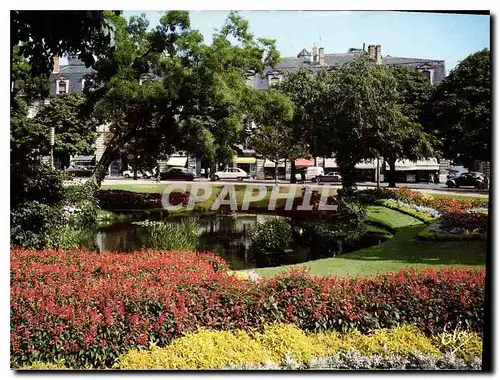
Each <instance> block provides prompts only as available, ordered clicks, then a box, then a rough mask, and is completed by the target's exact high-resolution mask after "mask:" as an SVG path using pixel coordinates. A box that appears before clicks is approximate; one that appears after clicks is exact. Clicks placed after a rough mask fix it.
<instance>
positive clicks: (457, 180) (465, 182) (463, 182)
mask: <svg viewBox="0 0 500 380" xmlns="http://www.w3.org/2000/svg"><path fill="white" fill-rule="evenodd" d="M483 180H484V174H482V173H478V172H468V173H462V174H460V175H459V176H457V177H454V178H449V179H448V180H447V181H446V186H448V187H449V188H452V187H461V186H474V187H475V188H478V187H479V185H480V184H481V182H482V181H483Z"/></svg>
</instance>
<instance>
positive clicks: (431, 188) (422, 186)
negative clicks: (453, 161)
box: [103, 177, 488, 198]
mask: <svg viewBox="0 0 500 380" xmlns="http://www.w3.org/2000/svg"><path fill="white" fill-rule="evenodd" d="M169 182H170V181H161V183H169ZM176 182H177V183H178V182H179V181H176ZM195 182H209V180H208V179H204V178H203V179H196V180H195ZM155 183H156V180H153V179H138V180H136V181H134V180H133V179H125V178H120V177H106V179H105V180H104V181H103V185H139V184H144V185H146V184H155ZM186 183H192V182H186ZM212 183H216V184H220V185H223V184H249V185H250V184H266V185H272V184H274V181H272V180H254V179H252V180H245V181H243V182H238V181H230V180H226V181H217V182H212ZM279 183H280V184H289V182H288V181H279ZM306 185H307V186H318V185H315V184H313V183H311V182H307V183H306ZM387 185H388V183H387V182H382V183H381V186H382V187H387ZM332 186H334V187H340V185H338V184H332ZM357 186H358V188H360V189H362V188H374V187H376V186H377V184H376V183H375V182H359V183H358V184H357ZM396 186H397V187H409V188H410V189H414V190H418V191H421V192H423V193H428V194H450V193H451V194H461V195H465V196H467V195H471V196H476V197H481V198H488V193H486V192H479V191H477V190H475V189H474V188H472V187H471V188H460V189H449V188H447V187H446V186H445V185H444V184H428V183H397V184H396Z"/></svg>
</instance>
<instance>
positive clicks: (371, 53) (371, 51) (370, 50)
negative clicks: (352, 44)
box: [368, 45, 375, 59]
mask: <svg viewBox="0 0 500 380" xmlns="http://www.w3.org/2000/svg"><path fill="white" fill-rule="evenodd" d="M368 55H369V56H370V57H371V58H373V59H375V45H368Z"/></svg>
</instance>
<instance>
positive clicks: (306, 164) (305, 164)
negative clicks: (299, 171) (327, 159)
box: [295, 158, 319, 167]
mask: <svg viewBox="0 0 500 380" xmlns="http://www.w3.org/2000/svg"><path fill="white" fill-rule="evenodd" d="M318 165H319V163H318ZM299 166H302V167H310V166H314V161H313V160H307V159H305V158H299V159H298V160H295V167H299Z"/></svg>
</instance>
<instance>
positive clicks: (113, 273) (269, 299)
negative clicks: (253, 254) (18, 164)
mask: <svg viewBox="0 0 500 380" xmlns="http://www.w3.org/2000/svg"><path fill="white" fill-rule="evenodd" d="M228 272H229V267H228V265H227V263H226V262H225V261H224V260H223V259H221V258H220V257H218V256H216V255H214V254H212V253H199V252H198V253H194V252H169V251H165V252H157V251H153V250H144V251H140V252H134V253H126V254H124V253H106V254H98V253H95V252H89V251H84V250H74V251H63V250H59V251H55V250H41V251H34V250H25V249H17V248H15V249H12V250H11V314H10V320H11V364H12V366H13V367H21V366H25V365H29V364H31V363H33V362H35V361H41V362H49V363H52V362H55V361H56V360H58V359H64V360H65V363H66V365H68V366H69V367H73V368H81V367H86V366H91V367H94V368H104V367H109V366H110V365H112V363H113V362H114V360H115V359H116V358H117V357H118V356H119V355H120V354H124V353H126V352H127V351H128V350H129V349H131V348H133V347H137V348H138V349H145V348H148V346H149V342H151V341H155V342H157V344H158V346H160V347H162V346H165V345H167V344H169V343H170V342H171V341H172V339H174V338H176V337H179V336H182V335H185V334H186V333H189V332H193V331H196V329H197V328H198V327H205V328H207V327H209V328H212V329H215V330H237V329H241V330H249V329H259V328H262V325H263V324H264V323H286V324H294V325H296V326H297V327H299V328H301V329H303V330H304V331H317V332H321V331H349V330H352V329H358V330H359V331H361V332H367V331H370V330H373V329H378V328H392V327H395V326H397V325H398V324H401V323H409V324H415V325H416V326H417V327H418V328H419V329H420V330H421V331H422V333H424V334H437V333H440V332H442V331H444V329H445V328H451V329H453V328H454V327H455V326H457V325H458V324H459V323H462V324H463V325H464V326H465V325H466V326H467V327H468V329H470V330H471V331H476V332H480V331H482V326H483V317H484V305H483V304H484V293H483V291H484V273H485V272H484V270H472V269H447V270H441V271H438V272H436V271H434V270H433V269H432V268H431V269H427V270H425V271H423V272H417V271H414V270H407V271H404V270H401V271H400V272H398V273H392V274H385V275H378V276H376V277H369V278H357V279H352V278H337V277H324V278H323V277H320V278H316V277H311V276H309V275H307V274H306V273H305V272H301V271H294V272H292V273H290V274H282V275H279V276H276V277H274V278H270V279H259V280H257V281H255V282H253V281H248V280H240V279H239V278H238V277H237V276H234V275H231V274H229V273H228Z"/></svg>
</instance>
